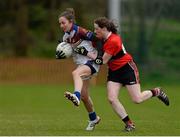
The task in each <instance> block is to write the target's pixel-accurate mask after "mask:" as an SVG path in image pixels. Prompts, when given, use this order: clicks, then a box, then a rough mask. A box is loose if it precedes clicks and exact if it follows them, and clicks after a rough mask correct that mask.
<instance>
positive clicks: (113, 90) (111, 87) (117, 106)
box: [107, 81, 135, 131]
mask: <svg viewBox="0 0 180 137" xmlns="http://www.w3.org/2000/svg"><path fill="white" fill-rule="evenodd" d="M121 87H122V84H120V83H116V82H112V81H108V83H107V92H108V93H107V94H108V100H109V102H110V104H111V106H112V108H113V110H114V111H115V112H116V114H117V115H118V116H119V117H120V118H121V119H122V121H123V122H124V123H125V125H126V126H125V129H126V131H131V130H133V129H135V126H134V124H133V123H132V121H131V120H130V118H129V116H128V114H127V112H126V110H125V108H124V106H123V105H122V104H121V102H120V101H119V99H118V95H119V90H120V89H121Z"/></svg>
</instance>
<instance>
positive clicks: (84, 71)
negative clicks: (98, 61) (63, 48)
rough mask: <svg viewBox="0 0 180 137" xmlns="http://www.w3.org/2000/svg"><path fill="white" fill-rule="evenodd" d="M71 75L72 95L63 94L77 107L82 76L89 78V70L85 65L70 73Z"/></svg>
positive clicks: (68, 93) (69, 93)
mask: <svg viewBox="0 0 180 137" xmlns="http://www.w3.org/2000/svg"><path fill="white" fill-rule="evenodd" d="M72 75H73V80H74V93H71V92H65V97H66V98H67V99H69V100H71V101H72V102H73V104H74V105H75V106H79V104H80V98H81V90H82V87H83V80H82V76H90V75H91V69H90V68H89V67H88V66H87V65H81V66H79V67H77V68H76V69H75V70H74V71H73V72H72Z"/></svg>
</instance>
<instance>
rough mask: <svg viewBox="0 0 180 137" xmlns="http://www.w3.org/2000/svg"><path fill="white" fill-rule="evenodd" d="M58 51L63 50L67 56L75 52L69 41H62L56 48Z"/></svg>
mask: <svg viewBox="0 0 180 137" xmlns="http://www.w3.org/2000/svg"><path fill="white" fill-rule="evenodd" d="M57 51H59V52H60V51H62V52H63V53H64V54H65V56H66V58H69V57H71V56H72V53H73V49H72V47H71V44H69V43H67V42H61V43H59V44H58V46H57V48H56V52H57Z"/></svg>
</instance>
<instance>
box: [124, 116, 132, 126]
mask: <svg viewBox="0 0 180 137" xmlns="http://www.w3.org/2000/svg"><path fill="white" fill-rule="evenodd" d="M122 121H123V122H124V123H125V124H126V125H128V124H132V121H131V120H130V118H129V116H126V117H125V118H123V119H122Z"/></svg>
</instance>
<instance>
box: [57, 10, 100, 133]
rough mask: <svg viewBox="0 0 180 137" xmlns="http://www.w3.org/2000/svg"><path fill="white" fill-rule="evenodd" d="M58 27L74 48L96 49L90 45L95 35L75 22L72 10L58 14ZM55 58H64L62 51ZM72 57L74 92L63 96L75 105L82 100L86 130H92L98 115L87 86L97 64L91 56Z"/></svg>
mask: <svg viewBox="0 0 180 137" xmlns="http://www.w3.org/2000/svg"><path fill="white" fill-rule="evenodd" d="M59 24H60V28H61V29H62V30H63V31H64V36H63V41H65V42H68V43H70V44H71V45H72V48H73V49H74V50H75V49H76V48H77V47H81V46H83V47H85V48H86V49H87V51H89V52H93V53H96V52H97V51H96V49H95V48H94V47H93V46H92V42H91V41H93V42H97V43H98V41H97V39H96V37H95V36H94V34H93V33H92V32H90V31H87V30H86V29H84V28H82V27H80V26H78V25H76V24H75V15H74V10H73V9H71V8H68V9H66V10H65V11H64V12H62V13H61V15H60V16H59ZM56 58H57V59H63V58H65V54H64V53H63V52H57V53H56ZM73 59H74V62H75V64H76V65H77V68H76V69H75V70H74V71H73V72H72V76H73V80H74V93H71V92H69V91H67V92H65V97H66V98H67V99H68V100H70V101H72V102H73V104H74V105H75V106H79V105H80V100H82V101H83V103H84V106H85V108H86V110H87V111H88V114H89V119H90V121H89V124H88V126H87V128H86V130H93V129H94V128H95V125H96V124H98V123H99V121H100V117H99V116H97V115H96V112H95V110H94V107H93V102H92V100H91V97H90V96H89V92H88V88H89V81H90V78H91V76H92V75H94V74H96V73H97V72H98V71H99V65H97V64H95V63H94V62H92V61H90V60H92V59H91V58H89V57H87V56H83V55H80V54H77V53H75V52H74V53H73Z"/></svg>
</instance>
